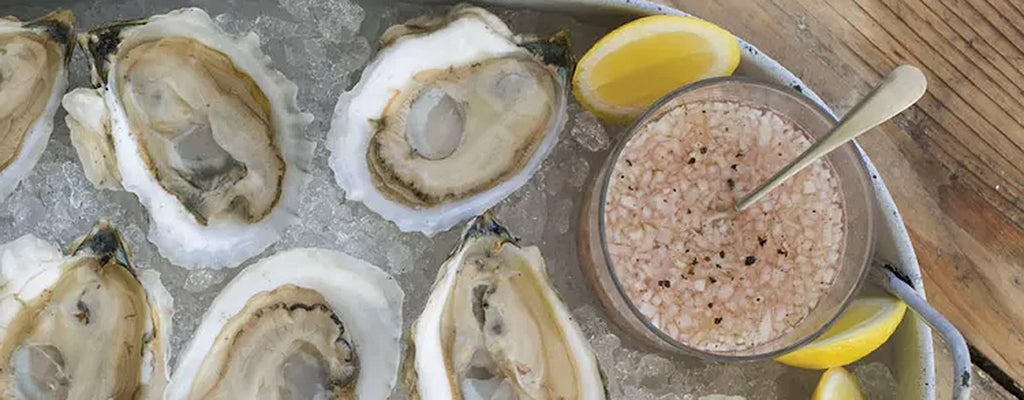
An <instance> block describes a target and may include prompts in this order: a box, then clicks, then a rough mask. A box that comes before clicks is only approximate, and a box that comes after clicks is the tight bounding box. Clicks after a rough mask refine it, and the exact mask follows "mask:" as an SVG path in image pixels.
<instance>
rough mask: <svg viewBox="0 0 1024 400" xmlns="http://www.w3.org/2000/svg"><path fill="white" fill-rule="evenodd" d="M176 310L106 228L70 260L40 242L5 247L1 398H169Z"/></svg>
mask: <svg viewBox="0 0 1024 400" xmlns="http://www.w3.org/2000/svg"><path fill="white" fill-rule="evenodd" d="M172 307H173V305H172V300H171V297H170V294H169V293H168V292H167V289H165V288H164V287H163V285H161V284H160V276H159V274H158V273H157V272H156V271H153V270H148V269H143V270H139V269H135V268H134V267H133V265H132V262H131V255H130V253H129V251H128V249H127V248H126V247H125V245H124V242H123V240H122V238H121V235H120V234H118V232H117V231H116V230H115V229H114V228H112V227H110V225H108V224H107V223H105V222H100V223H98V224H97V225H96V226H95V227H94V228H93V229H92V231H91V232H89V234H88V235H86V236H85V237H84V238H82V239H79V240H77V241H76V242H75V243H73V244H72V245H71V249H70V250H69V252H68V254H67V255H65V254H62V253H61V251H60V249H59V248H58V247H57V246H55V245H53V244H50V243H48V242H46V241H44V240H41V239H38V238H36V237H34V236H32V235H26V236H23V237H21V238H19V239H17V240H14V241H12V242H9V243H6V244H3V245H0V311H2V312H0V398H3V399H18V400H35V399H83V400H87V399H96V400H107V399H115V400H133V399H141V400H146V399H160V398H162V397H163V390H164V387H165V386H166V384H167V372H168V369H167V365H166V364H167V351H168V339H169V338H170V335H171V328H170V325H171V309H172Z"/></svg>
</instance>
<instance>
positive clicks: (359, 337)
mask: <svg viewBox="0 0 1024 400" xmlns="http://www.w3.org/2000/svg"><path fill="white" fill-rule="evenodd" d="M404 296H405V295H404V294H403V292H402V289H401V288H399V287H398V283H396V282H395V280H394V278H392V277H391V276H390V275H388V274H387V273H385V272H384V271H382V270H380V269H379V268H377V267H375V266H373V265H370V264H368V263H366V262H364V261H361V260H358V259H355V258H352V257H350V256H348V255H345V254H343V253H339V252H336V251H329V250H322V249H296V250H289V251H285V252H282V253H278V254H276V255H273V256H271V257H268V258H265V259H263V260H261V261H259V262H257V263H255V264H253V265H251V266H249V267H246V268H245V269H244V270H243V271H242V272H241V273H239V274H238V276H236V277H235V278H234V279H233V280H232V281H231V282H230V283H228V285H227V286H226V287H225V288H224V290H223V291H221V293H220V294H219V295H218V296H217V298H216V299H214V300H213V304H212V305H211V306H210V308H209V310H208V311H207V312H206V315H205V316H204V317H203V319H202V321H201V322H200V324H199V327H198V328H197V329H196V331H195V333H194V334H193V336H192V339H191V341H190V342H189V344H188V345H187V346H186V348H185V350H184V352H183V353H182V354H181V356H180V359H179V361H178V365H177V367H176V368H175V370H174V371H175V372H174V376H173V378H172V379H171V384H170V385H169V386H168V390H167V397H166V399H167V400H182V399H355V398H359V399H386V398H387V397H388V395H389V394H390V393H391V390H392V388H393V387H394V385H395V382H396V381H397V379H398V367H399V363H400V356H399V352H400V337H401V334H402V301H403V298H404Z"/></svg>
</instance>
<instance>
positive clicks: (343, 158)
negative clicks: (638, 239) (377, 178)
mask: <svg viewBox="0 0 1024 400" xmlns="http://www.w3.org/2000/svg"><path fill="white" fill-rule="evenodd" d="M481 11H482V12H483V13H484V14H482V15H483V16H482V17H480V16H479V15H477V13H479V12H481ZM448 15H449V16H450V15H456V16H461V15H474V16H477V17H479V18H476V19H467V18H456V19H454V20H451V21H448V23H446V24H445V25H443V26H441V27H439V28H436V29H434V28H429V29H426V30H421V31H416V30H410V31H407V32H404V33H402V34H400V35H397V37H395V38H392V39H389V40H388V41H387V42H386V43H384V44H383V45H382V47H381V49H380V50H379V51H378V52H377V54H376V55H375V56H374V58H373V59H372V60H371V61H370V62H369V63H368V64H367V65H366V67H365V68H364V69H363V72H362V75H361V77H360V79H359V82H358V83H357V84H356V85H355V86H354V87H353V88H352V89H350V90H348V91H345V92H343V93H342V94H341V95H340V96H339V98H338V102H337V103H336V104H335V107H334V113H333V116H332V119H331V128H330V131H329V132H328V136H327V143H326V146H327V149H328V150H329V151H330V152H331V154H330V157H329V159H328V165H329V166H330V167H331V169H332V171H334V177H335V181H336V183H337V184H338V186H339V187H341V189H342V190H344V192H345V196H346V198H348V199H351V200H356V201H359V202H361V203H363V204H364V205H366V207H367V208H369V209H370V210H372V211H373V212H375V213H377V214H378V215H380V216H381V217H382V218H384V219H387V220H389V221H391V222H392V223H394V224H395V225H396V226H398V228H399V230H401V231H403V232H416V231H418V232H421V233H423V234H425V235H427V236H433V235H435V234H437V233H439V232H442V231H445V230H448V229H450V228H452V227H454V226H455V225H457V224H458V223H459V222H461V221H463V220H465V219H467V218H470V217H474V216H477V215H479V214H481V213H483V212H484V211H486V210H487V209H489V208H491V207H493V206H494V205H496V204H497V203H499V202H501V201H502V200H504V199H505V198H506V197H508V196H509V195H511V194H512V193H513V192H515V191H516V190H518V189H519V188H521V187H522V186H523V185H525V184H526V183H527V182H528V181H529V180H530V179H531V178H532V177H533V176H534V175H535V174H536V173H537V172H538V171H539V170H540V168H541V164H542V163H543V161H544V160H545V159H546V158H547V156H548V155H549V154H550V153H551V152H552V151H553V150H554V147H555V145H556V144H557V142H558V139H559V137H560V136H561V133H562V131H563V130H564V128H565V124H566V122H567V121H568V113H567V111H568V103H569V96H570V94H569V93H570V82H569V79H568V75H569V66H556V67H558V68H559V69H560V71H559V73H557V74H555V77H554V78H555V81H556V83H557V84H559V85H560V86H561V90H559V91H557V92H558V94H559V95H560V96H559V97H558V98H556V99H555V101H556V103H557V104H556V105H555V109H554V113H553V118H552V120H551V122H550V124H549V126H548V129H547V131H546V132H545V133H544V136H543V138H542V139H541V141H540V143H538V144H537V145H536V149H535V150H534V152H533V155H531V156H530V158H529V159H528V160H527V161H526V162H525V163H524V165H523V167H522V168H521V169H520V170H519V171H518V172H516V173H514V174H513V175H512V176H511V177H509V178H508V179H506V180H504V181H500V182H498V183H497V184H495V185H493V186H491V187H490V188H488V189H486V190H483V191H481V192H478V193H476V194H473V195H470V196H468V197H465V198H462V199H457V200H453V201H447V202H444V203H441V204H438V205H435V206H432V207H424V208H417V207H410V206H407V205H405V204H402V203H399V202H396V201H394V200H391V199H389V198H388V197H387V196H386V195H384V194H382V193H380V191H379V190H378V189H376V187H374V184H373V177H372V176H371V175H370V171H369V170H368V167H367V166H366V162H365V160H366V151H367V148H368V146H369V142H370V139H371V136H372V132H373V130H374V129H373V127H372V122H370V123H367V122H368V121H366V120H371V121H372V119H373V118H376V116H379V112H373V111H369V114H370V116H367V118H365V119H362V120H361V119H360V116H362V115H358V116H353V115H351V114H352V113H353V112H352V111H351V110H352V109H353V107H355V106H354V104H355V103H357V101H358V100H361V96H360V95H361V94H363V92H364V91H365V87H366V86H367V85H369V83H368V78H373V74H374V72H375V71H376V69H378V67H380V66H381V65H385V64H388V63H387V62H385V60H384V58H385V57H388V56H390V55H391V54H393V53H396V52H398V51H400V50H403V49H404V48H406V47H412V48H415V46H416V45H417V44H416V40H417V39H422V38H424V37H427V36H429V35H434V34H438V33H440V34H447V35H453V34H452V33H450V32H449V31H450V29H449V28H451V27H453V26H458V24H466V23H475V24H478V26H477V28H478V29H483V32H488V33H489V35H486V36H487V37H484V36H485V35H477V36H479V37H483V39H484V40H488V41H489V42H488V43H483V44H480V43H478V44H477V46H476V47H475V48H472V49H467V47H468V46H460V47H459V48H447V49H446V50H445V53H446V54H445V57H446V59H445V60H443V61H438V62H437V63H436V64H437V65H430V66H426V67H423V66H420V67H417V70H421V69H424V68H430V69H435V68H447V67H449V66H452V65H468V64H471V63H472V62H474V61H476V60H480V59H485V58H498V57H508V56H516V55H525V56H528V57H532V58H534V59H536V60H537V61H538V62H539V63H541V64H544V65H548V64H545V61H548V60H552V59H553V58H552V57H549V56H548V55H547V54H540V55H537V54H534V53H533V52H532V51H531V50H530V48H531V46H535V45H537V44H539V43H542V42H548V43H551V44H554V45H560V46H565V47H566V51H565V52H564V53H565V54H563V56H562V57H561V58H560V60H562V61H565V62H571V60H572V57H571V55H569V52H568V50H567V49H568V40H567V34H566V33H565V32H558V33H555V34H554V35H552V36H551V37H550V38H549V39H547V40H544V39H537V38H533V37H530V36H524V35H513V34H512V32H511V31H510V30H509V29H508V27H507V24H505V23H504V22H503V21H502V20H501V19H500V18H499V17H497V16H495V15H494V14H492V13H490V12H489V11H487V10H485V9H483V8H480V7H476V6H471V5H466V4H460V5H457V6H455V7H453V8H452V9H451V10H450V11H449V14H448ZM438 18H440V17H438ZM495 22H500V23H501V27H502V28H504V29H503V30H501V31H499V30H498V29H496V28H495V27H494V26H492V25H493V24H494V23H495ZM392 28H394V27H392ZM389 29H391V28H389ZM410 43H413V44H411V45H410ZM420 52H423V51H420ZM428 52H429V50H428ZM407 57H411V58H419V57H416V56H415V54H413V55H412V56H407ZM391 64H392V65H393V64H394V63H391ZM406 69H408V68H406ZM389 72H390V73H392V74H393V73H394V71H389ZM414 72H415V71H413V72H409V71H405V70H402V71H401V74H402V75H403V76H406V75H408V76H412V75H413V74H414ZM402 83H403V84H404V83H405V82H402ZM380 86H383V87H384V88H385V89H389V90H400V86H403V85H399V84H393V83H389V84H383V85H380ZM381 91H384V92H386V91H387V90H378V92H381ZM368 96H373V95H372V94H370V95H368ZM386 97H388V98H390V96H386ZM371 100H372V101H373V102H374V106H373V107H374V109H378V108H379V109H380V110H383V109H384V108H385V105H386V104H387V103H388V102H387V100H382V99H380V98H374V99H371ZM364 103H365V102H364ZM378 104H379V107H377V105H378ZM365 108H369V106H367V107H365ZM364 113H365V112H364ZM364 133H365V134H364ZM360 136H362V137H360Z"/></svg>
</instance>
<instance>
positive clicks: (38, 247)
mask: <svg viewBox="0 0 1024 400" xmlns="http://www.w3.org/2000/svg"><path fill="white" fill-rule="evenodd" d="M24 246H28V247H34V248H35V251H36V252H37V253H36V254H35V255H31V254H26V253H20V252H18V249H19V248H22V247H24ZM8 251H15V252H18V254H15V255H13V256H12V255H10V254H9V253H7V252H8ZM40 252H45V253H48V254H41V253H40ZM40 255H43V256H45V258H36V259H31V258H35V257H38V256H40ZM0 257H4V260H6V261H9V262H10V261H14V262H15V263H16V264H20V262H23V261H33V262H34V264H33V265H32V266H31V267H30V268H33V269H35V270H37V271H36V272H37V273H36V274H33V275H30V276H28V277H27V279H22V280H21V283H22V285H20V286H19V287H14V285H11V283H18V282H19V280H7V281H4V283H5V284H4V285H0V306H2V305H3V303H4V300H5V299H7V298H9V297H13V298H15V300H16V301H18V302H19V303H20V304H27V303H30V302H32V301H34V300H35V299H36V298H37V297H39V296H41V295H43V294H45V293H46V292H47V291H48V290H49V287H51V286H53V285H54V284H56V283H57V282H58V281H59V280H60V278H61V277H62V275H63V273H64V272H65V269H66V268H68V267H74V266H75V265H76V262H75V261H76V260H77V259H79V258H81V257H97V258H99V259H100V260H99V261H100V262H101V263H103V267H110V266H116V267H120V268H124V269H125V270H126V271H127V272H128V273H129V275H131V276H132V277H133V278H134V279H135V280H136V281H137V282H138V284H139V286H140V287H141V288H142V291H143V295H144V296H145V298H144V301H145V303H146V305H147V306H148V307H147V311H148V317H149V318H147V320H146V324H145V325H144V336H143V338H142V343H143V345H144V346H145V347H146V351H145V352H144V353H143V355H142V358H141V359H140V361H141V363H140V365H139V368H140V371H139V387H138V388H137V389H141V391H139V392H137V396H139V398H140V399H158V398H162V397H163V391H164V388H165V387H166V385H167V384H168V383H169V382H170V365H169V360H170V349H171V347H170V338H171V336H172V334H173V314H174V298H173V297H172V296H171V294H170V292H169V291H168V290H167V288H166V287H165V286H164V285H163V283H162V282H161V280H160V273H159V272H157V271H155V270H152V269H148V268H147V269H139V268H136V264H135V263H134V261H133V258H132V255H131V250H130V248H129V247H128V245H127V242H126V241H125V240H124V238H123V236H122V235H121V233H120V232H119V231H118V230H117V228H115V227H114V226H113V225H112V224H111V223H110V222H109V221H108V220H106V219H100V220H98V221H97V222H96V223H95V224H94V225H93V227H92V228H91V229H90V230H89V232H88V233H86V234H85V235H83V236H81V237H78V238H76V239H74V240H72V241H71V243H70V244H69V246H68V249H67V251H62V250H61V248H60V246H59V245H57V244H55V243H52V242H50V241H47V240H44V239H41V238H39V237H37V236H35V235H33V234H25V235H22V236H20V237H18V238H16V239H14V240H11V241H9V242H5V243H0ZM7 257H13V259H8V258H7ZM26 259H27V260H26ZM40 267H42V268H40ZM15 268H17V265H16V266H15ZM3 272H6V273H7V275H8V276H7V277H10V276H11V275H15V276H20V275H22V274H25V273H26V272H30V271H29V270H28V269H25V268H19V269H12V270H5V271H3ZM2 277H4V276H3V275H0V278H2ZM7 289H14V290H13V291H10V292H8V291H7ZM3 308H4V310H5V311H8V310H9V309H8V308H7V307H6V306H4V307H3ZM21 311H22V309H19V310H17V312H14V313H4V314H3V315H4V318H2V319H0V343H2V342H3V341H4V340H6V335H7V329H6V328H7V326H8V324H10V323H11V322H13V320H14V318H15V317H16V316H17V314H18V313H20V312H21ZM8 314H9V315H8ZM153 373H159V375H160V376H159V377H158V379H162V383H161V385H160V386H159V387H157V388H155V389H156V390H152V389H153V388H150V385H151V382H152V380H153Z"/></svg>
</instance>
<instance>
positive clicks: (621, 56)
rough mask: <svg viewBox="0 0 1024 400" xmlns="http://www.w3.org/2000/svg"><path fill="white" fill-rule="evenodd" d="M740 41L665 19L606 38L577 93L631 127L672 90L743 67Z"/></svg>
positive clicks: (589, 56)
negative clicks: (641, 115)
mask: <svg viewBox="0 0 1024 400" xmlns="http://www.w3.org/2000/svg"><path fill="white" fill-rule="evenodd" d="M739 60H740V50H739V44H738V43H737V42H736V38H735V37H733V35H732V34H731V33H729V32H728V31H726V30H724V29H722V28H719V27H718V26H716V25H714V24H712V23H710V22H707V21H704V20H701V19H698V18H693V17H679V16H669V15H659V16H652V17H646V18H641V19H638V20H635V21H632V22H630V23H627V24H625V25H623V26H621V27H619V28H618V29H616V30H614V31H612V32H611V33H609V34H607V35H605V36H604V37H603V38H601V40H599V41H598V42H597V43H596V44H594V46H593V47H591V48H590V50H589V51H587V53H586V54H585V55H584V56H583V58H582V59H580V62H579V63H578V64H577V67H576V73H575V75H574V76H573V88H574V89H573V93H574V94H575V95H576V99H577V100H578V101H579V102H580V104H582V105H583V106H584V107H585V108H586V109H587V110H588V111H590V112H592V113H594V114H595V115H596V116H598V117H599V118H601V119H603V120H605V121H607V122H613V123H628V122H630V121H632V120H633V119H635V118H636V117H637V116H639V115H640V114H641V113H642V112H643V111H644V110H646V109H647V108H648V107H650V106H651V104H653V103H654V102H655V101H657V100H658V99H659V98H661V97H663V96H665V95H666V94H668V93H669V92H671V91H673V90H675V89H677V88H679V87H682V86H685V85H687V84H689V83H693V82H696V81H698V80H701V79H706V78H710V77H716V76H724V75H729V74H731V73H732V72H733V71H734V70H735V69H736V66H737V65H738V64H739Z"/></svg>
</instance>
